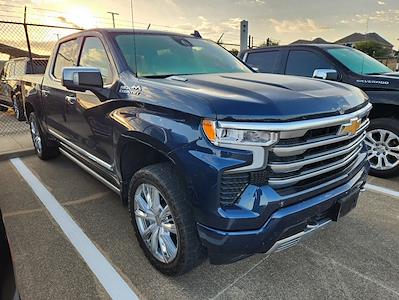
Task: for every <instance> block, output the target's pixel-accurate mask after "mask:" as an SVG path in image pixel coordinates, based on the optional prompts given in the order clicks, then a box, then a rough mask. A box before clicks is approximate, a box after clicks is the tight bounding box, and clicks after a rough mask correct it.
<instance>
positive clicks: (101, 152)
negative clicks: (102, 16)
mask: <svg viewBox="0 0 399 300" xmlns="http://www.w3.org/2000/svg"><path fill="white" fill-rule="evenodd" d="M78 66H81V67H93V68H97V69H99V70H100V71H101V75H102V78H103V83H104V88H111V87H112V83H113V82H114V76H113V74H114V73H115V72H113V71H112V69H113V67H112V65H111V62H110V59H109V57H108V55H107V52H106V50H105V47H104V43H103V41H102V40H101V38H100V37H99V36H87V37H85V38H84V40H83V45H82V48H81V53H80V58H79V62H78ZM100 97H101V96H100ZM100 97H98V96H97V95H95V94H94V93H93V92H91V91H86V92H76V95H75V96H74V97H69V98H68V99H67V103H66V120H67V125H68V129H69V130H68V133H69V136H68V140H70V141H71V142H72V143H74V144H75V145H77V146H78V147H80V148H81V149H83V150H85V151H87V152H89V153H90V154H92V155H94V156H95V157H96V158H98V160H99V161H98V162H100V164H101V165H103V166H104V165H105V166H106V165H107V164H112V160H113V151H112V129H111V126H110V125H109V124H108V120H107V118H106V114H105V112H104V111H103V110H102V104H103V102H104V99H101V98H100ZM102 162H105V164H103V163H102Z"/></svg>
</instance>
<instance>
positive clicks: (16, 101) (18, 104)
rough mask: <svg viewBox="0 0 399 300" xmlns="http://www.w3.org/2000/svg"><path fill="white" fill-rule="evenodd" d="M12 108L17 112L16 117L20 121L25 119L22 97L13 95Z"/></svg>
mask: <svg viewBox="0 0 399 300" xmlns="http://www.w3.org/2000/svg"><path fill="white" fill-rule="evenodd" d="M12 108H13V109H14V112H15V118H16V119H17V120H18V121H24V120H25V113H24V106H23V104H22V101H21V99H20V98H19V97H17V96H15V95H14V96H13V97H12Z"/></svg>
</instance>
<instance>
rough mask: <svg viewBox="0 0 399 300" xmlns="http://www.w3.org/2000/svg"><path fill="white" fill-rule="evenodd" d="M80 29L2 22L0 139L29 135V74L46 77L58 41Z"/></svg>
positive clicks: (0, 26)
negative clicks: (25, 98) (25, 84)
mask: <svg viewBox="0 0 399 300" xmlns="http://www.w3.org/2000/svg"><path fill="white" fill-rule="evenodd" d="M78 30H79V29H77V28H69V27H62V26H51V25H40V24H28V23H24V22H11V21H0V32H1V34H0V69H1V75H0V136H4V135H11V134H21V133H24V132H28V126H27V124H26V122H23V121H24V120H25V118H24V111H23V104H22V99H21V97H22V96H21V95H22V94H21V92H22V91H21V88H22V87H21V84H20V83H21V79H22V76H24V75H25V74H43V73H44V71H45V69H46V65H47V62H48V57H49V56H50V54H51V52H52V51H53V48H54V45H55V44H56V42H57V40H58V39H60V38H62V37H64V36H66V35H69V34H71V33H74V32H76V31H78Z"/></svg>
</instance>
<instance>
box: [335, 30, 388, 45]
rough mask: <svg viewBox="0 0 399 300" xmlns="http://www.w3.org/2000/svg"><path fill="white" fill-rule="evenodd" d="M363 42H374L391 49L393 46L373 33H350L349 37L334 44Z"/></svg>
mask: <svg viewBox="0 0 399 300" xmlns="http://www.w3.org/2000/svg"><path fill="white" fill-rule="evenodd" d="M363 41H375V42H377V43H379V44H382V45H384V46H388V47H393V45H392V44H391V43H390V42H388V41H387V40H386V39H384V38H383V37H382V36H380V35H379V34H377V33H375V32H371V33H366V34H363V33H358V32H356V33H352V34H351V35H348V36H346V37H344V38H342V39H340V40H338V41H336V42H335V43H336V44H354V43H358V42H363Z"/></svg>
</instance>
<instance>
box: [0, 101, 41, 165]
mask: <svg viewBox="0 0 399 300" xmlns="http://www.w3.org/2000/svg"><path fill="white" fill-rule="evenodd" d="M33 153H34V149H33V144H32V140H31V137H30V132H29V125H28V124H27V123H26V122H20V121H18V120H17V119H15V115H14V112H13V111H12V109H9V110H8V111H6V112H0V160H6V159H9V158H12V157H20V156H24V155H30V154H33Z"/></svg>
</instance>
